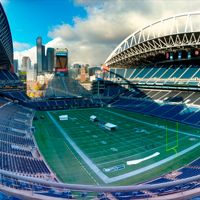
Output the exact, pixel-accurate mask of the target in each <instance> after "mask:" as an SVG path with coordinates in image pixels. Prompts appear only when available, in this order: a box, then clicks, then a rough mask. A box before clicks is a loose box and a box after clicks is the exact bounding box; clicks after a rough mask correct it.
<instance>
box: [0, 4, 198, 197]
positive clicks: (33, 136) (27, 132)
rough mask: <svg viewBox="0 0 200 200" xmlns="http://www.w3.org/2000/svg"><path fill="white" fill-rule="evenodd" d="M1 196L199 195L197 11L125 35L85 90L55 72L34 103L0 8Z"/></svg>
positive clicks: (6, 21) (73, 81)
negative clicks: (15, 61)
mask: <svg viewBox="0 0 200 200" xmlns="http://www.w3.org/2000/svg"><path fill="white" fill-rule="evenodd" d="M0 13H1V15H0V23H1V28H0V36H1V37H0V55H1V56H0V87H1V90H0V105H1V106H0V110H1V112H0V157H1V159H0V174H1V175H0V191H1V192H2V193H0V195H1V196H0V198H1V199H40V200H41V199H49V200H51V199H52V200H53V199H55V200H56V199H100V200H109V199H110V200H111V199H119V200H124V199H126V200H128V199H158V200H159V199H198V198H199V196H200V182H199V180H200V157H199V155H200V147H199V146H200V141H199V139H200V95H199V93H200V89H199V87H200V84H199V83H200V67H199V66H200V65H199V62H200V27H199V25H198V22H199V19H200V12H195V13H185V14H180V15H176V16H172V17H169V18H166V19H162V20H159V21H157V22H155V23H153V24H150V25H148V26H146V27H143V28H141V29H139V30H138V31H136V32H134V33H133V34H131V35H130V36H128V37H127V38H125V39H124V40H123V41H122V42H121V43H120V44H119V45H118V46H117V47H116V48H115V49H114V50H113V52H112V53H111V54H110V55H109V56H108V58H107V59H106V61H105V62H104V65H103V67H102V74H103V78H101V79H98V80H96V81H94V82H93V84H92V90H91V91H86V90H85V89H84V88H83V87H82V86H81V85H80V84H79V82H78V81H76V80H74V79H73V78H72V77H70V76H67V77H60V76H54V77H53V78H52V80H51V82H50V83H49V86H48V88H47V90H46V94H45V95H46V96H45V97H44V98H40V99H38V100H35V99H31V98H29V97H28V96H27V95H26V93H25V89H24V87H23V83H22V82H21V81H20V80H19V78H18V76H17V75H16V74H15V73H13V66H12V63H13V43H12V36H11V31H10V27H9V23H8V20H7V17H6V14H5V12H4V9H3V7H2V5H1V4H0Z"/></svg>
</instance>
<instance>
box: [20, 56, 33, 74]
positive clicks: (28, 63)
mask: <svg viewBox="0 0 200 200" xmlns="http://www.w3.org/2000/svg"><path fill="white" fill-rule="evenodd" d="M30 67H31V59H30V58H29V57H28V56H24V57H22V65H21V71H27V69H29V68H30Z"/></svg>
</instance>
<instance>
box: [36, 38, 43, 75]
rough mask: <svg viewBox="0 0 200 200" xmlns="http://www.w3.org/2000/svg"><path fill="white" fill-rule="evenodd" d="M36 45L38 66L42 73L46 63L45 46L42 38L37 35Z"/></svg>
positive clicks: (39, 71)
mask: <svg viewBox="0 0 200 200" xmlns="http://www.w3.org/2000/svg"><path fill="white" fill-rule="evenodd" d="M36 47H37V67H38V73H42V70H43V65H44V62H45V61H44V56H45V47H44V46H43V45H42V38H41V37H37V39H36Z"/></svg>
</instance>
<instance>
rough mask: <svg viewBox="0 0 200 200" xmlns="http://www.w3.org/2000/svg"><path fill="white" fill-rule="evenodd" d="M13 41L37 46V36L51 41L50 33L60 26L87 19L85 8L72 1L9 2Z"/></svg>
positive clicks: (35, 0)
mask: <svg viewBox="0 0 200 200" xmlns="http://www.w3.org/2000/svg"><path fill="white" fill-rule="evenodd" d="M3 6H4V9H5V11H6V14H7V17H8V20H9V23H10V28H11V31H12V37H13V41H17V42H20V43H28V44H30V45H31V46H33V45H35V40H36V37H37V36H39V35H40V36H42V38H43V42H44V43H47V42H49V41H50V40H51V38H49V37H48V32H49V31H50V30H51V29H52V28H53V27H54V26H56V25H58V24H65V23H66V24H69V25H72V26H73V23H74V20H73V18H74V17H79V18H81V19H83V18H86V17H87V12H86V10H85V9H84V7H83V6H80V5H77V4H75V3H74V2H73V1H72V0H57V1H54V0H9V1H7V2H6V3H5V4H4V5H3Z"/></svg>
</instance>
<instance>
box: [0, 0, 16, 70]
mask: <svg viewBox="0 0 200 200" xmlns="http://www.w3.org/2000/svg"><path fill="white" fill-rule="evenodd" d="M0 27H1V28H0V66H7V67H9V66H10V65H11V64H12V63H13V42H12V35H11V31H10V26H9V23H8V19H7V17H6V14H5V12H4V9H3V6H2V4H1V3H0Z"/></svg>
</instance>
